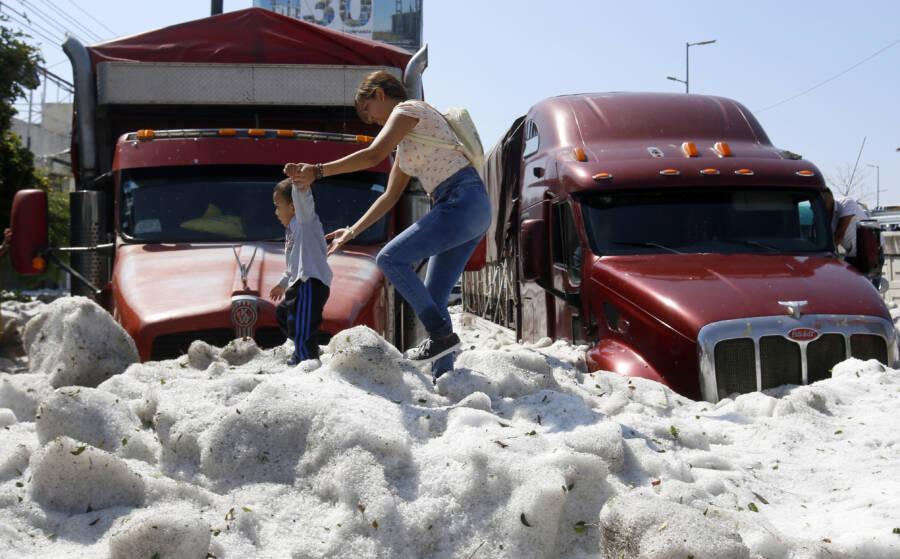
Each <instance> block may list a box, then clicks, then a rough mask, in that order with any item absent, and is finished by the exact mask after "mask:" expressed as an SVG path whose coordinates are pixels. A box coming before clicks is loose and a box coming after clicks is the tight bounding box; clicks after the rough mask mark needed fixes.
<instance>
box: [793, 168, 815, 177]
mask: <svg viewBox="0 0 900 559" xmlns="http://www.w3.org/2000/svg"><path fill="white" fill-rule="evenodd" d="M797 174H798V175H800V176H801V177H814V176H816V174H815V173H813V172H812V171H809V170H806V169H804V170H802V171H797Z"/></svg>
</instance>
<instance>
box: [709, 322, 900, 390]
mask: <svg viewBox="0 0 900 559" xmlns="http://www.w3.org/2000/svg"><path fill="white" fill-rule="evenodd" d="M697 352H698V362H699V364H700V371H699V374H700V379H699V380H700V391H701V394H702V396H703V399H704V400H707V401H710V402H718V401H719V400H721V399H723V398H727V397H729V396H730V395H731V394H734V393H736V392H737V393H741V394H743V393H747V392H753V391H755V390H765V389H766V388H773V387H775V386H781V385H783V384H798V385H799V384H809V383H812V382H815V381H818V380H822V379H825V378H830V377H831V369H832V367H834V365H835V364H837V363H839V362H841V361H843V360H845V359H849V358H851V357H855V358H857V359H861V360H868V359H877V360H878V361H880V362H881V363H883V364H885V365H887V366H890V367H893V366H894V365H895V364H896V363H897V361H898V346H897V333H896V330H895V329H894V325H893V324H891V323H890V321H888V320H886V319H884V318H878V317H870V316H859V315H805V316H801V317H798V318H795V317H793V316H766V317H754V318H745V319H733V320H725V321H721V322H714V323H711V324H707V325H706V326H704V327H703V328H702V329H701V330H700V333H699V334H698V336H697Z"/></svg>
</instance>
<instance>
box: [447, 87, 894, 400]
mask: <svg viewBox="0 0 900 559" xmlns="http://www.w3.org/2000/svg"><path fill="white" fill-rule="evenodd" d="M486 183H487V185H488V189H489V191H490V192H491V195H492V199H493V200H494V202H495V203H496V204H497V210H498V219H497V221H496V229H495V230H493V231H489V241H490V242H489V245H488V251H487V253H488V262H489V266H488V269H487V270H486V271H484V272H479V273H478V274H468V277H467V278H466V280H465V283H464V285H463V291H464V293H465V294H466V296H464V299H465V301H466V305H467V307H469V308H470V309H471V310H473V311H474V312H477V313H479V314H481V315H482V316H486V317H488V318H491V319H492V320H495V321H496V320H498V317H499V318H500V319H502V318H504V317H506V319H505V320H500V321H501V322H505V323H506V325H508V326H510V327H513V328H515V329H516V331H517V334H518V337H519V338H520V339H525V340H529V341H534V340H536V339H538V338H541V337H545V336H548V337H551V338H558V339H568V340H573V341H576V342H582V343H586V344H588V349H587V354H586V361H587V364H588V367H589V368H590V369H591V370H601V369H602V370H609V371H615V372H618V373H621V374H623V375H627V376H638V377H644V378H649V379H653V380H657V381H659V382H662V383H664V384H666V385H668V386H669V387H671V388H673V389H674V390H676V391H678V392H679V393H681V394H684V395H687V396H689V397H692V398H703V399H706V400H710V401H713V402H715V401H717V400H719V399H721V398H724V397H727V396H728V395H730V394H733V393H744V392H750V391H754V390H761V389H765V388H771V387H774V386H779V385H783V384H806V383H809V382H814V381H816V380H819V379H822V378H826V377H829V376H830V375H831V368H832V367H833V366H834V364H835V363H838V362H839V361H842V360H844V359H846V358H848V357H858V358H860V359H870V358H874V359H877V360H879V361H881V362H882V363H884V364H886V365H891V366H893V365H895V364H896V363H897V360H898V348H897V335H896V332H895V330H894V326H893V324H892V322H891V317H890V314H889V312H888V310H887V308H886V307H885V305H884V302H883V300H882V298H881V296H880V294H879V293H878V291H877V290H876V289H875V288H874V287H873V285H872V283H871V282H870V281H869V279H868V278H866V277H864V276H863V275H862V274H860V273H859V272H857V271H856V270H855V269H853V268H851V267H850V266H849V265H848V264H846V263H845V262H843V261H842V260H840V259H839V258H838V256H837V254H836V252H835V247H834V243H833V238H832V233H831V228H830V217H829V216H828V215H827V214H826V209H825V204H824V201H823V198H822V191H823V189H824V188H825V185H824V182H823V180H822V175H821V173H820V172H819V170H818V169H817V168H816V166H815V165H813V164H812V163H810V162H809V161H806V160H803V159H802V158H800V156H798V155H796V154H793V153H790V152H786V151H782V150H779V149H776V148H775V147H774V146H773V145H772V144H771V142H770V141H769V138H768V137H767V135H766V133H765V132H764V131H763V129H762V127H761V126H760V125H759V123H758V122H757V121H756V119H755V118H754V117H753V115H752V114H751V113H750V112H749V111H748V110H747V109H746V108H745V107H743V106H742V105H741V104H740V103H737V102H735V101H733V100H730V99H725V98H720V97H709V96H702V95H678V94H675V95H670V94H642V93H597V94H584V95H569V96H561V97H554V98H550V99H547V100H544V101H542V102H540V103H538V104H536V105H535V106H534V107H532V108H531V109H530V110H529V112H528V114H527V115H525V116H524V117H521V118H520V119H518V120H517V121H516V122H515V123H514V125H513V126H512V128H511V129H510V131H509V132H508V133H507V134H506V135H505V136H504V138H503V139H501V141H500V142H499V143H498V144H497V146H496V147H495V148H494V149H493V150H492V151H491V152H490V153H489V155H488V158H487V165H486ZM487 278H508V281H505V282H501V283H500V284H499V285H497V284H496V282H494V283H492V282H491V281H488V280H487ZM503 285H508V286H510V287H509V288H508V289H506V290H505V291H504V290H503V289H502V286H503ZM496 293H502V295H500V296H499V297H497V296H496V295H492V294H496ZM485 301H487V302H488V303H487V304H485ZM505 309H509V310H508V311H505Z"/></svg>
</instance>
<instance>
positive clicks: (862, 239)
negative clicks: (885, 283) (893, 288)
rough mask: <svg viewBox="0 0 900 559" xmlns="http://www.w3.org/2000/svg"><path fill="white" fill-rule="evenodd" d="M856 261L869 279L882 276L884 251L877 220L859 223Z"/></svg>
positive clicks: (857, 227)
mask: <svg viewBox="0 0 900 559" xmlns="http://www.w3.org/2000/svg"><path fill="white" fill-rule="evenodd" d="M856 261H857V264H858V269H859V271H860V272H862V274H863V275H864V276H866V277H867V278H875V277H878V276H880V275H881V268H882V266H884V251H883V250H882V248H881V226H880V225H879V224H878V222H877V221H875V220H866V221H861V222H859V225H857V226H856Z"/></svg>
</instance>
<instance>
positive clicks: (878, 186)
mask: <svg viewBox="0 0 900 559" xmlns="http://www.w3.org/2000/svg"><path fill="white" fill-rule="evenodd" d="M866 167H875V209H876V210H877V209H878V208H880V207H881V202H880V201H879V200H880V198H879V196H880V194H881V167H880V166H878V165H872V164H871V163H866Z"/></svg>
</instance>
